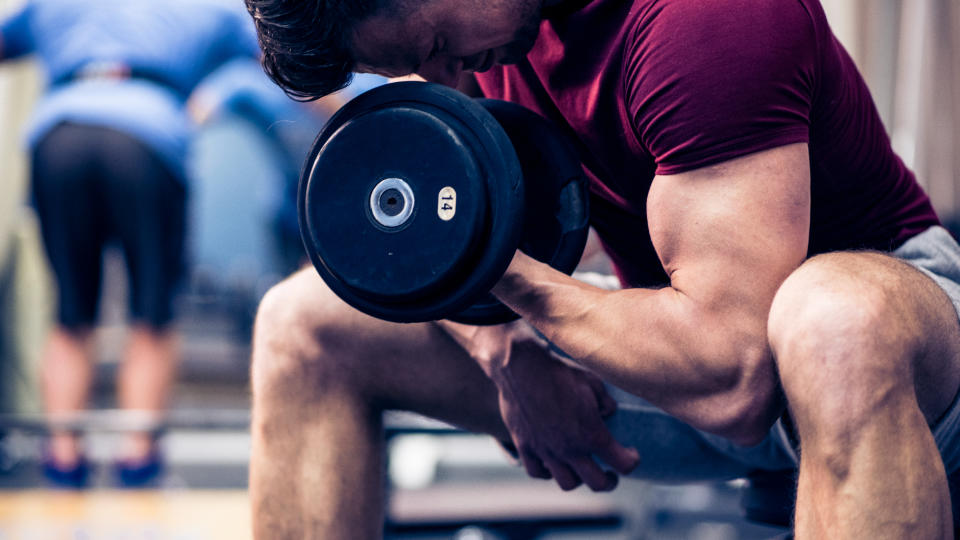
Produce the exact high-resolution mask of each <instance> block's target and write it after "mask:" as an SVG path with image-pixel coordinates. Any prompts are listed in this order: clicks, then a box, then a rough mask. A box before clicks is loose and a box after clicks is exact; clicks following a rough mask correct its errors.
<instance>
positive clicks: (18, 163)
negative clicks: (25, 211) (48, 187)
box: [0, 0, 38, 253]
mask: <svg viewBox="0 0 960 540" xmlns="http://www.w3.org/2000/svg"><path fill="white" fill-rule="evenodd" d="M20 3H21V0H0V17H2V16H3V15H5V14H7V13H9V12H10V11H11V10H12V9H14V8H15V7H16V6H18V5H20ZM37 90H38V76H37V70H36V68H35V67H34V66H33V64H32V63H30V62H28V61H27V62H14V63H6V64H3V65H2V67H0V253H4V252H5V251H6V244H5V242H7V241H8V240H7V238H8V236H9V235H8V234H6V233H8V232H9V231H10V229H11V227H13V226H14V221H15V220H16V219H18V211H17V207H18V206H20V204H21V203H22V202H23V200H24V197H25V190H26V178H27V167H26V162H25V159H24V154H23V148H22V146H21V142H20V141H21V130H22V128H23V125H24V122H25V121H26V119H27V117H28V115H29V114H30V110H31V109H32V108H33V102H34V99H35V97H36V95H37Z"/></svg>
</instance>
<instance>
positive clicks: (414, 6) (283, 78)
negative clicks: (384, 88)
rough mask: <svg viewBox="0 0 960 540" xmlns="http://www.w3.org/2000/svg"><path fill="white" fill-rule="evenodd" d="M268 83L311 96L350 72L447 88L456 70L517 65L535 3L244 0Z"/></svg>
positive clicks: (531, 28) (532, 35)
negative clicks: (411, 77)
mask: <svg viewBox="0 0 960 540" xmlns="http://www.w3.org/2000/svg"><path fill="white" fill-rule="evenodd" d="M246 4H247V9H248V10H249V12H250V14H251V15H252V16H253V19H254V22H255V23H256V26H257V33H258V35H259V37H260V45H261V47H262V48H263V50H264V66H265V67H266V70H267V73H268V74H269V75H270V77H271V78H272V79H273V80H274V81H276V83H277V84H279V85H280V86H281V87H283V88H284V89H285V90H287V92H288V93H290V94H291V95H294V96H299V97H303V98H315V97H320V96H323V95H326V94H329V93H331V92H333V91H335V90H338V89H340V88H342V87H344V86H345V85H346V84H347V83H349V81H350V74H351V73H352V72H353V71H365V72H372V73H379V74H382V75H389V76H399V75H407V74H410V73H418V74H420V75H421V76H423V77H424V78H425V79H427V80H432V81H437V82H442V83H448V84H451V83H454V82H456V79H457V76H458V75H459V73H460V72H461V71H462V70H466V71H481V70H485V69H488V68H489V67H490V66H491V65H493V64H495V63H501V64H506V63H512V62H516V61H519V60H520V59H521V58H523V56H524V55H525V54H526V53H527V52H528V51H529V50H530V48H531V47H532V46H533V43H534V41H535V40H536V36H537V31H538V29H539V22H540V8H541V5H542V4H543V0H246Z"/></svg>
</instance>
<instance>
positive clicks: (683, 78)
mask: <svg viewBox="0 0 960 540" xmlns="http://www.w3.org/2000/svg"><path fill="white" fill-rule="evenodd" d="M653 5H654V7H652V8H651V9H650V10H648V12H646V13H644V14H642V15H640V16H639V17H638V19H637V22H636V26H634V28H633V29H632V34H631V36H630V39H629V40H628V44H627V49H626V51H625V53H626V54H625V59H624V61H625V64H626V65H625V68H626V72H625V73H626V83H625V84H626V88H625V94H626V102H627V103H626V106H627V110H628V112H629V114H630V117H631V119H632V122H633V128H634V130H635V134H636V136H637V139H638V140H639V141H640V143H641V144H642V145H643V146H644V147H645V148H646V149H647V150H648V151H649V152H650V153H651V155H653V157H654V159H655V160H656V163H657V170H656V173H657V174H660V175H668V174H677V173H681V172H685V171H689V170H693V169H697V168H700V167H705V166H708V165H714V164H717V163H720V162H723V161H727V160H730V159H734V158H737V157H741V156H744V155H747V154H750V153H753V152H758V151H761V150H768V149H771V148H775V147H777V146H782V145H785V144H791V143H798V142H808V139H809V125H810V122H809V118H810V110H811V104H812V101H813V94H814V92H815V87H814V86H815V80H816V77H815V71H816V57H817V54H818V52H817V39H816V36H815V31H814V26H813V23H812V20H811V18H810V15H809V13H808V12H807V11H806V9H805V7H804V6H803V5H802V4H801V3H800V2H799V1H798V0H780V1H777V2H770V1H769V0H730V1H725V2H703V1H701V0H662V1H659V2H654V3H653Z"/></svg>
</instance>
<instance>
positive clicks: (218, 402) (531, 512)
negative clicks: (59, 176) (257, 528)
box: [0, 261, 783, 540]
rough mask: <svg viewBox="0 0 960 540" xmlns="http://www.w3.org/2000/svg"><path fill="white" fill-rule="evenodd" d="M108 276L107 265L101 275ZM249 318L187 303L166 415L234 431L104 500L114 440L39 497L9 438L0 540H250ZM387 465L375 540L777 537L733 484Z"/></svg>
mask: <svg viewBox="0 0 960 540" xmlns="http://www.w3.org/2000/svg"><path fill="white" fill-rule="evenodd" d="M111 265H115V263H111V262H109V261H108V269H107V272H108V273H109V272H111V271H112V270H110V269H109V267H110V266H111ZM114 268H116V267H115V266H114ZM113 271H115V270H113ZM109 294H110V295H117V296H119V297H122V295H123V294H124V293H123V291H122V290H119V291H111V292H110V293H109ZM231 297H232V298H236V295H233V296H231ZM105 305H106V306H108V307H107V308H106V309H105V313H104V314H103V319H104V320H105V321H106V322H105V324H104V325H103V326H102V327H101V328H100V330H99V331H98V343H99V350H100V351H101V353H102V354H101V356H102V358H103V359H104V360H103V361H102V362H101V363H100V364H99V365H98V369H97V377H96V384H95V389H94V406H95V408H100V409H109V408H111V407H113V387H112V381H113V379H114V372H115V369H116V365H117V358H119V354H120V351H121V349H122V343H123V340H122V336H123V331H124V329H123V327H122V326H120V325H118V324H115V323H111V322H110V321H115V320H120V319H121V318H122V315H121V314H120V313H113V312H111V310H112V309H115V308H111V307H109V306H116V305H122V303H121V302H118V301H117V300H116V299H111V298H110V297H108V298H107V299H105ZM252 306H253V303H252V302H250V303H247V304H245V305H239V306H238V305H233V306H232V307H225V305H224V304H223V303H218V302H216V301H215V300H213V299H212V297H207V296H203V295H197V294H194V295H190V296H188V297H187V298H186V300H185V303H184V309H183V310H182V312H183V313H184V316H183V317H182V319H181V320H180V323H179V324H180V328H181V329H182V333H183V337H184V358H183V364H182V368H181V371H180V382H179V383H178V385H177V387H176V391H175V396H174V400H173V403H174V409H175V410H179V411H180V412H181V413H184V412H186V411H191V412H189V413H188V414H189V415H196V416H197V418H198V419H199V420H201V421H202V420H203V418H201V417H204V416H210V417H211V418H215V417H217V418H223V417H227V418H232V419H233V420H232V421H231V422H230V423H229V425H221V426H216V425H215V424H216V420H209V419H208V420H207V421H206V422H205V423H206V424H207V427H205V428H204V429H176V430H171V431H168V432H167V433H165V435H164V436H163V438H162V441H161V444H162V447H163V449H164V451H165V456H166V459H167V469H166V471H165V474H164V475H163V477H162V478H161V480H160V482H159V485H158V486H157V487H156V488H154V489H149V490H138V491H129V490H128V491H123V490H118V489H115V488H114V485H115V484H114V479H113V476H112V470H111V461H112V455H113V452H114V450H115V448H116V447H117V442H118V436H117V435H116V434H112V433H90V434H88V436H87V438H86V443H87V448H88V455H89V457H90V459H91V461H92V462H93V463H94V464H95V473H94V476H93V485H92V486H91V488H90V489H89V490H86V491H83V492H64V491H52V490H50V489H49V488H48V487H47V486H46V485H45V484H44V481H43V478H42V476H41V474H40V471H39V467H38V456H39V448H40V445H41V442H42V439H41V438H40V437H39V436H37V435H36V434H29V433H23V432H17V431H9V432H7V433H6V434H5V435H4V436H2V438H0V540H20V539H24V540H27V539H29V540H48V539H49V540H59V539H92V540H93V539H109V540H134V539H136V540H140V539H143V540H147V539H149V540H161V539H176V540H181V539H182V540H187V539H190V540H195V539H196V540H201V539H202V540H206V539H210V540H217V539H224V540H228V539H229V540H242V539H245V538H250V530H249V522H250V515H249V508H248V503H247V495H246V482H247V478H246V477H247V460H248V453H249V448H250V437H249V434H248V433H247V431H246V429H245V427H244V423H243V422H242V421H241V422H238V421H237V420H236V419H237V418H240V419H241V420H242V419H243V418H245V416H246V415H247V414H248V413H249V391H248V380H247V358H248V357H249V350H248V346H247V343H248V342H249V341H248V340H249V336H248V335H246V334H245V330H244V329H245V328H248V325H249V322H250V321H249V318H250V315H251V311H252V309H253V307H252ZM211 422H212V424H211ZM389 463H390V466H389V477H390V485H391V491H390V494H391V496H390V505H389V511H388V514H389V517H388V520H389V523H388V537H389V538H393V539H410V540H426V539H440V538H456V539H459V540H474V539H476V540H482V539H489V540H495V539H503V540H508V539H509V540H513V539H533V538H540V539H581V538H584V539H585V538H590V539H599V540H606V539H609V540H614V539H617V540H627V539H640V538H642V539H663V540H672V539H678V540H679V539H689V540H733V539H760V538H771V537H774V536H776V535H778V534H780V533H782V532H783V531H781V530H779V529H774V528H768V527H761V526H757V525H753V524H749V523H747V522H745V521H744V520H743V518H742V517H741V511H740V506H739V497H740V486H739V485H738V484H736V483H735V482H734V483H728V484H721V485H692V486H657V485H652V484H648V483H644V482H639V481H626V482H623V483H622V484H621V486H620V487H619V488H618V489H617V490H616V491H615V492H613V493H610V494H594V493H591V492H590V491H589V490H587V489H585V488H580V489H578V490H575V491H574V492H572V493H563V492H561V491H560V490H559V489H558V488H556V487H555V486H554V485H553V484H552V483H549V482H543V481H538V480H530V479H528V478H526V476H525V475H524V473H523V471H522V470H521V469H519V468H517V467H515V466H513V465H512V464H511V463H509V462H508V461H507V460H506V458H505V456H504V454H503V453H502V452H501V451H500V449H499V447H497V445H496V444H494V443H493V442H492V441H491V440H489V439H488V438H485V437H478V436H472V435H443V436H434V435H423V434H414V435H398V436H396V437H394V438H392V439H391V444H390V453H389Z"/></svg>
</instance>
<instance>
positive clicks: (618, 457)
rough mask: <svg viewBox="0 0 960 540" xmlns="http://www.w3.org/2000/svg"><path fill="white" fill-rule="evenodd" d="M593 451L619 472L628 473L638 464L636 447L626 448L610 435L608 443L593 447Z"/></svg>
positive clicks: (638, 454)
mask: <svg viewBox="0 0 960 540" xmlns="http://www.w3.org/2000/svg"><path fill="white" fill-rule="evenodd" d="M593 453H594V454H596V456H597V457H599V458H600V459H602V460H603V461H605V462H606V463H607V464H608V465H610V466H611V467H613V469H614V470H615V471H617V472H618V473H620V474H630V473H631V472H632V471H633V470H634V469H635V468H637V465H639V464H640V453H639V452H637V449H636V448H627V447H625V446H623V445H621V444H620V443H618V442H617V441H616V440H615V439H614V438H613V437H610V443H609V444H606V445H604V446H602V447H600V448H595V449H594V450H593Z"/></svg>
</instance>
